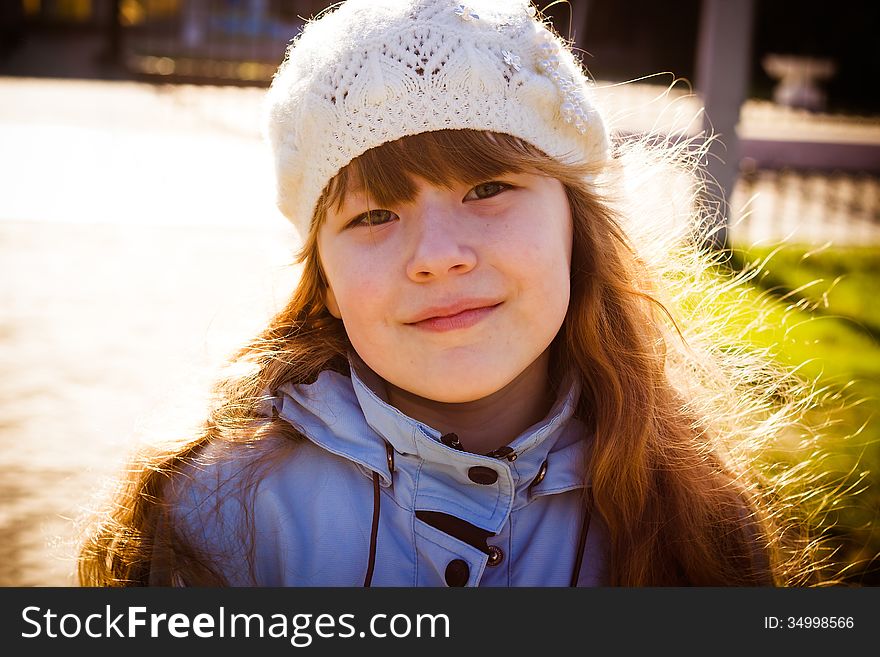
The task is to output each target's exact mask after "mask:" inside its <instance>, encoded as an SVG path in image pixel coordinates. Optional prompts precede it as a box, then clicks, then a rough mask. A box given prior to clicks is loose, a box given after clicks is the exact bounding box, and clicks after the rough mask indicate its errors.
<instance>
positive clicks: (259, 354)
mask: <svg viewBox="0 0 880 657" xmlns="http://www.w3.org/2000/svg"><path fill="white" fill-rule="evenodd" d="M268 107H269V112H268V114H269V129H268V136H269V139H270V141H271V144H272V146H273V150H274V154H275V162H276V165H277V181H278V192H279V195H278V198H279V207H280V208H281V210H282V211H283V213H284V214H285V215H286V216H287V217H288V218H289V219H290V220H291V221H292V223H293V224H294V225H295V226H296V227H297V229H298V230H299V232H300V234H301V235H302V237H303V244H304V246H303V248H302V251H301V254H300V256H299V257H300V260H301V262H302V263H303V264H304V269H303V273H302V278H301V280H300V281H299V285H298V287H297V289H296V291H295V293H294V295H293V297H292V299H291V300H290V302H289V303H288V304H287V307H286V308H284V309H283V310H282V311H281V312H279V313H278V314H277V315H276V316H275V318H274V319H273V320H272V321H271V323H270V325H269V326H268V327H267V328H266V330H265V331H263V332H262V333H261V334H260V335H259V336H258V337H257V338H256V339H254V340H253V341H252V342H251V343H250V344H249V345H248V346H246V347H245V348H244V349H242V350H241V351H240V352H239V353H238V354H237V355H236V357H235V362H236V363H237V364H238V365H240V366H242V367H241V368H239V371H243V372H244V373H240V374H239V375H237V376H234V377H230V378H228V379H227V380H224V381H223V382H222V383H221V384H220V385H219V386H218V388H217V393H218V395H217V404H216V406H215V407H214V408H213V409H212V410H211V413H210V417H209V420H208V421H207V423H206V424H205V428H204V431H203V432H202V433H201V434H200V435H199V436H197V437H196V438H195V439H194V440H191V441H190V442H188V443H186V444H185V445H182V446H179V447H178V448H176V449H174V450H171V451H168V452H165V453H161V454H153V455H151V456H150V457H149V459H148V460H146V461H144V462H143V463H142V465H141V467H140V468H139V469H137V470H135V471H134V474H133V475H131V478H130V479H129V480H127V481H126V482H125V486H124V488H123V490H121V491H120V493H119V497H118V498H117V500H116V501H115V503H114V505H113V506H112V509H111V510H110V511H108V513H107V514H106V515H104V516H102V517H101V518H100V519H99V522H98V523H97V524H96V525H95V526H94V527H93V528H92V530H91V533H90V534H89V535H88V539H87V541H86V542H85V544H84V547H83V550H82V552H81V555H80V567H79V574H80V581H81V583H82V584H84V585H206V584H207V585H221V584H222V585H259V586H361V585H363V586H370V585H373V586H593V585H627V586H647V585H664V586H669V585H700V586H717V585H774V584H787V583H797V582H799V581H801V580H799V578H801V577H802V576H803V572H804V571H803V570H799V569H798V564H799V563H800V562H799V561H798V555H797V553H792V552H785V551H784V550H783V546H784V541H783V534H782V533H780V531H779V528H778V524H777V522H776V521H777V517H776V513H775V511H774V509H773V507H772V506H770V505H769V502H768V500H769V499H770V498H771V496H772V493H773V491H772V489H765V488H762V485H763V484H765V483H766V482H762V481H760V480H759V479H758V478H757V472H756V469H755V467H754V463H753V462H752V461H749V460H744V459H743V458H741V457H742V455H743V454H745V453H746V452H745V451H743V450H742V449H739V448H738V447H737V445H739V444H741V443H742V441H754V440H755V439H756V438H759V437H760V436H761V435H764V434H769V433H773V432H774V431H776V430H778V429H779V428H780V427H784V426H785V425H784V422H785V418H786V415H785V413H782V414H780V413H776V414H775V415H774V414H772V413H769V412H768V413H765V414H763V415H762V414H761V413H760V411H763V410H765V406H764V403H765V402H766V400H767V399H768V398H769V396H770V395H771V394H775V393H777V392H778V390H771V389H767V390H765V391H764V392H757V391H755V390H754V389H753V388H752V387H750V386H751V382H750V380H749V379H748V377H747V376H745V374H744V371H743V370H741V369H738V368H739V365H740V364H741V361H736V362H734V361H733V360H730V359H732V358H733V354H735V352H736V350H735V349H730V348H728V347H730V345H721V346H717V345H713V344H711V340H708V341H707V340H704V339H702V334H701V333H700V330H701V329H700V327H699V326H698V325H692V326H691V325H688V321H687V320H688V317H687V316H686V315H681V316H678V317H675V318H674V320H676V321H677V322H678V323H677V324H676V323H675V322H674V321H670V320H672V319H673V318H672V317H671V315H670V312H671V311H670V310H667V308H665V307H664V306H663V305H661V302H660V301H661V299H662V298H663V295H664V294H665V292H664V290H666V287H664V285H666V283H664V276H663V275H662V273H663V272H664V271H666V270H669V269H670V268H671V266H670V263H673V264H674V266H675V267H682V268H681V269H678V270H677V272H676V276H675V277H673V278H672V283H673V284H674V283H675V280H678V281H682V280H684V281H687V280H691V279H690V278H689V276H690V275H691V274H692V273H693V272H694V271H697V270H699V269H700V267H705V263H704V261H703V260H700V259H699V258H691V259H690V260H686V259H683V258H679V259H676V253H677V252H676V251H673V250H668V251H666V252H664V253H663V254H662V256H661V257H656V256H652V255H650V253H651V252H650V251H649V249H648V247H649V246H650V245H651V244H650V242H652V241H653V242H654V244H657V243H658V242H657V241H656V238H657V232H658V231H666V232H668V229H669V226H667V225H664V224H663V222H662V221H661V219H662V217H660V216H659V215H657V214H649V213H647V212H645V213H642V214H640V212H644V209H642V210H640V209H639V208H640V207H643V206H640V205H639V203H641V202H643V201H650V200H651V199H650V198H646V197H648V196H651V195H650V194H645V193H644V190H645V189H646V187H645V186H646V185H647V186H648V187H647V188H650V189H652V190H653V193H656V194H657V196H658V200H659V201H661V202H659V203H657V204H655V205H654V206H653V207H654V209H655V210H658V211H659V212H665V213H666V214H667V215H670V214H671V213H673V211H679V210H681V207H680V206H681V204H677V205H676V204H674V203H670V202H668V196H665V194H666V193H667V191H668V190H666V189H665V188H664V186H663V185H655V186H654V187H650V186H651V184H652V182H656V179H653V178H652V176H653V174H651V175H648V176H647V177H646V176H645V175H643V174H634V173H633V171H636V169H634V168H633V167H632V166H630V165H628V164H627V163H628V162H630V163H631V162H633V157H634V156H633V153H635V154H637V155H638V157H639V158H641V159H640V160H638V162H639V164H638V166H640V167H641V169H640V171H642V172H644V171H649V172H652V171H659V170H660V169H651V168H649V165H650V161H649V160H648V159H646V157H647V151H645V150H632V152H631V153H629V152H628V151H627V150H626V148H625V147H624V146H618V147H615V148H612V146H611V142H610V139H609V133H608V130H607V128H606V124H605V123H604V121H603V117H602V115H601V114H600V113H599V111H598V110H597V108H596V107H595V105H594V101H593V97H592V93H591V89H590V83H589V81H588V79H587V78H586V77H585V75H584V73H583V70H582V68H581V66H580V64H579V63H578V61H577V60H576V59H575V57H574V56H573V54H572V52H571V50H570V49H569V48H568V47H567V45H566V44H565V43H564V42H563V41H562V40H561V39H560V38H559V37H558V36H556V35H555V33H553V32H552V31H551V30H550V29H549V28H548V25H547V24H545V23H544V22H542V20H541V17H540V16H539V15H536V12H535V10H534V8H533V7H531V6H530V5H529V4H528V3H527V2H526V0H504V1H499V0H491V1H490V0H469V1H468V3H467V4H466V5H462V4H459V3H458V2H453V1H451V0H381V1H375V0H369V1H366V0H348V2H345V3H343V4H342V5H341V6H338V7H336V8H335V9H333V10H332V11H329V12H328V13H326V14H324V15H323V16H322V17H321V18H320V19H318V20H315V21H313V22H311V23H310V24H309V25H308V26H307V27H306V28H305V30H304V32H303V34H302V35H301V36H300V37H299V38H298V39H297V40H296V41H295V42H294V43H293V44H292V45H291V47H290V49H289V52H288V56H287V58H286V60H285V62H284V63H283V64H282V66H281V68H280V69H279V72H278V74H277V75H276V77H275V79H274V81H273V84H272V87H271V89H270V91H269V94H268ZM628 153H629V154H628ZM666 159H669V158H666ZM662 160H663V154H662V153H661V157H660V158H659V159H657V160H656V162H657V163H658V165H659V163H662ZM640 190H641V191H640ZM673 205H674V206H675V207H674V208H673V207H672V206H673ZM644 207H651V206H644ZM658 208H659V209H658ZM685 210H686V211H687V212H689V213H694V212H695V211H694V209H693V207H692V206H689V205H688V206H686V207H685ZM652 228H653V229H654V233H653V237H651V238H650V239H648V240H646V239H645V235H651V233H650V230H649V229H652ZM639 235H641V238H639V237H637V236H639ZM640 239H641V241H639V240H640ZM671 243H672V242H670V244H671ZM677 248H678V249H679V251H681V252H682V253H687V252H688V249H687V246H686V242H681V241H679V242H678V246H677ZM691 278H693V277H691ZM697 278H699V275H697ZM667 283H668V281H667ZM683 338H686V342H682V339H683ZM725 359H728V360H725ZM760 371H761V372H764V373H766V372H767V371H769V370H767V369H766V368H765V369H763V370H760ZM768 381H769V379H765V383H767V382H768ZM771 410H772V409H771ZM768 417H769V418H771V419H770V420H768ZM759 419H760V420H761V422H759V421H758V420H759ZM762 432H763V434H762ZM737 441H739V442H737ZM792 555H794V557H792Z"/></svg>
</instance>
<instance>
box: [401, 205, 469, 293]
mask: <svg viewBox="0 0 880 657" xmlns="http://www.w3.org/2000/svg"><path fill="white" fill-rule="evenodd" d="M421 210H422V211H421V212H420V213H419V220H418V221H416V222H413V224H411V225H412V226H413V228H412V231H413V235H412V238H411V239H412V249H411V254H412V255H411V257H410V258H409V260H408V262H407V265H406V273H407V276H409V278H410V279H411V280H413V281H415V282H417V283H423V282H427V281H430V280H433V279H436V278H440V277H443V276H446V275H450V274H465V273H467V272H469V271H470V270H472V269H473V268H474V267H475V266H476V264H477V254H476V252H475V251H474V249H473V248H472V247H471V246H469V245H468V240H467V239H466V233H467V231H465V230H463V229H462V227H461V225H460V222H458V221H456V218H455V214H454V212H452V211H450V210H449V209H445V208H440V207H433V206H429V207H424V208H422V209H421Z"/></svg>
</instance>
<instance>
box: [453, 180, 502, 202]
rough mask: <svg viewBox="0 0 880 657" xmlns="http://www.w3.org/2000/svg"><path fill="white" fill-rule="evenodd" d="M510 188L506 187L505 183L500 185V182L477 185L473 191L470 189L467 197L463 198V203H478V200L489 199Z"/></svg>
mask: <svg viewBox="0 0 880 657" xmlns="http://www.w3.org/2000/svg"><path fill="white" fill-rule="evenodd" d="M510 188H511V186H510V185H508V184H506V183H502V182H496V181H492V182H486V183H480V184H479V185H477V186H476V187H474V188H473V189H471V191H469V192H468V193H467V196H465V197H464V200H465V201H478V200H480V199H484V198H491V197H493V196H497V195H498V194H500V193H501V192H503V191H505V190H507V189H510Z"/></svg>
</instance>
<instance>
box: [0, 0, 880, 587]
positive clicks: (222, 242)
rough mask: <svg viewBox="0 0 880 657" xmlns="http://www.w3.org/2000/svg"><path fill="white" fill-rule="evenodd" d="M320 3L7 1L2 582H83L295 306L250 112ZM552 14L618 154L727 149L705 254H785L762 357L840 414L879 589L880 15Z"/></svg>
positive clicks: (848, 537)
mask: <svg viewBox="0 0 880 657" xmlns="http://www.w3.org/2000/svg"><path fill="white" fill-rule="evenodd" d="M328 4H329V3H327V2H322V1H320V0H318V1H306V0H0V585H3V586H66V585H71V584H73V583H74V580H73V579H72V573H73V568H74V563H73V560H72V559H73V542H74V540H75V522H74V521H75V519H76V518H78V517H79V516H80V515H81V514H82V513H83V512H84V511H85V510H87V509H88V507H89V506H90V504H91V503H92V501H93V497H94V496H98V495H100V494H101V492H102V490H103V488H104V486H105V485H106V484H107V482H108V481H109V480H110V478H111V477H112V475H113V474H114V473H115V472H116V471H117V470H118V468H120V467H121V466H122V464H123V463H124V460H125V458H126V456H127V455H128V454H129V452H130V450H131V449H132V448H133V446H135V445H136V444H137V443H138V442H139V441H141V440H143V439H146V438H150V439H152V438H153V437H155V436H157V435H174V434H179V433H180V432H181V431H188V430H189V429H190V428H192V427H195V426H196V425H197V424H198V423H199V422H200V420H201V419H202V414H203V412H204V408H205V400H206V397H207V391H208V388H209V386H210V383H211V381H212V380H213V378H214V375H215V374H216V371H217V368H218V367H219V366H220V364H221V363H222V361H223V359H224V358H225V357H226V356H227V355H228V354H229V353H230V352H231V351H232V350H233V349H234V348H235V347H236V346H238V345H239V344H241V343H242V342H243V341H244V340H245V339H247V338H248V337H250V335H252V334H253V333H254V332H255V331H256V330H257V329H258V328H259V327H260V326H261V325H262V324H263V323H264V322H265V320H266V319H267V318H268V316H269V315H270V314H271V313H272V312H273V310H274V309H276V308H277V307H278V306H279V305H280V304H281V303H283V301H284V300H285V299H286V297H287V295H288V294H289V292H290V290H291V289H292V288H293V286H294V284H295V282H296V277H297V273H298V272H297V269H296V268H295V267H293V266H291V265H290V264H289V263H290V261H291V259H292V253H293V252H294V251H295V250H296V248H297V243H296V241H295V238H294V236H293V234H292V231H291V230H290V229H289V228H288V226H287V224H286V221H285V220H284V219H283V217H281V215H280V214H279V213H278V211H277V210H276V209H275V206H274V191H273V180H272V170H271V163H270V159H269V154H268V151H267V149H266V146H265V145H264V144H263V143H262V141H261V138H260V103H261V100H262V96H263V93H264V91H265V88H266V87H267V85H268V83H269V81H270V79H271V76H272V74H273V72H274V70H275V69H276V67H277V65H278V64H279V63H280V61H281V59H282V58H283V55H284V49H285V47H286V45H287V43H288V42H289V40H290V39H291V38H293V37H294V36H295V35H296V34H297V32H298V31H299V30H300V29H301V27H302V25H303V23H304V21H305V19H307V18H308V17H311V16H314V15H316V14H317V13H319V12H320V11H321V10H323V9H324V8H325V7H326V6H327V5H328ZM535 4H536V6H538V8H539V9H541V8H542V6H543V4H549V2H548V3H535ZM546 14H547V15H548V16H550V17H551V18H552V20H553V21H554V23H555V25H556V27H557V29H558V30H559V32H560V33H562V34H563V35H569V36H570V37H571V38H572V39H573V40H574V43H575V45H576V46H577V47H578V48H579V49H580V50H581V54H582V57H583V62H584V64H585V65H586V67H587V68H588V69H589V71H590V74H591V75H592V77H593V78H595V80H596V82H597V85H596V89H597V94H598V95H599V96H600V103H601V104H602V106H603V107H605V109H606V111H607V112H608V114H609V115H610V116H611V117H612V119H613V126H614V130H615V134H616V136H618V137H619V138H625V137H627V136H631V135H636V136H637V135H640V134H643V133H645V132H647V131H651V132H659V133H660V134H661V135H665V136H668V138H670V139H678V138H687V137H692V136H695V135H696V136H699V135H700V134H701V132H702V131H704V130H710V131H712V132H714V133H715V134H716V135H717V136H718V141H717V142H716V143H714V144H713V146H712V149H713V150H712V157H710V158H709V159H708V167H709V173H710V175H711V176H712V177H713V179H714V180H715V181H717V185H718V189H719V190H721V191H722V192H723V194H724V198H726V199H727V203H726V204H725V205H724V206H723V211H722V212H721V214H720V215H719V216H720V219H721V220H720V221H719V223H718V225H717V227H716V228H717V230H716V232H715V233H714V238H713V241H714V243H713V244H712V246H714V247H728V248H731V249H732V253H733V257H732V258H731V264H732V265H733V266H734V267H737V266H739V267H742V266H747V265H748V263H751V262H755V261H758V260H761V259H764V258H766V257H768V256H769V255H770V254H771V253H772V258H770V260H769V261H768V262H767V264H766V265H765V267H764V272H763V275H762V276H759V277H756V278H755V279H754V280H753V281H752V286H753V287H754V290H753V293H754V294H755V295H756V298H757V297H761V298H764V299H768V298H769V299H770V302H769V303H770V306H769V312H770V313H771V315H770V317H771V320H772V321H770V322H768V323H767V324H768V327H767V330H765V331H761V332H757V333H756V334H755V335H754V336H753V338H752V339H753V340H754V341H755V344H756V346H759V347H760V346H763V345H765V344H778V345H782V350H781V352H780V353H779V354H778V358H780V359H781V360H782V361H784V362H786V363H789V364H803V365H802V372H803V373H804V374H805V375H806V376H809V377H819V380H820V382H821V384H822V385H823V386H826V387H827V390H828V391H829V394H831V395H832V396H834V395H837V394H839V395H843V396H842V397H835V399H836V400H837V401H838V402H839V401H840V400H841V399H843V400H849V402H848V403H847V402H846V401H845V403H836V404H834V405H832V406H833V408H832V407H830V406H829V408H827V409H826V408H822V409H817V410H816V413H817V415H816V418H815V420H816V421H817V422H827V423H828V426H827V429H825V430H823V432H822V435H821V441H822V445H821V447H822V448H823V449H826V450H827V451H829V452H830V453H832V454H833V455H834V457H833V458H832V459H830V460H828V461H827V462H826V463H825V467H827V468H829V469H831V470H833V471H834V472H836V473H838V474H839V478H840V482H841V485H842V486H844V487H851V488H852V489H853V490H859V491H861V492H860V494H859V495H857V496H855V497H853V498H852V499H851V500H850V501H849V502H847V503H846V504H845V505H844V506H845V508H841V509H839V510H837V511H836V512H835V513H836V515H835V516H834V517H833V518H832V519H831V524H833V525H834V531H833V534H834V540H835V542H836V546H837V547H838V550H839V551H838V559H840V560H842V561H844V562H845V563H848V564H850V566H849V568H848V570H847V573H846V576H847V583H848V584H851V585H877V584H878V583H880V563H877V561H876V555H878V554H880V532H878V530H877V519H878V513H880V479H878V478H880V420H878V418H877V413H878V410H880V304H877V303H876V302H875V298H876V297H875V295H876V290H877V288H878V287H880V258H878V255H880V94H878V93H877V90H876V88H874V86H873V84H874V83H875V81H876V79H877V74H878V73H880V61H878V60H880V54H878V49H877V48H876V45H875V42H876V37H875V35H876V33H877V30H878V28H880V3H877V2H875V1H874V0H847V1H846V2H839V3H830V2H827V1H820V0H674V1H671V2H663V3H659V2H656V0H652V1H648V0H571V1H570V2H568V3H558V4H554V5H552V6H550V7H548V8H547V10H546ZM644 76H649V77H644ZM633 80H635V82H631V83H630V84H626V85H619V84H617V83H619V82H623V81H633ZM756 307H757V306H756ZM773 313H776V314H773ZM801 456H802V455H800V454H799V453H798V452H797V451H796V450H795V451H789V452H787V453H785V454H778V455H775V456H774V458H780V459H794V460H796V459H798V458H800V457H801Z"/></svg>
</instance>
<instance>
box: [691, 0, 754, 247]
mask: <svg viewBox="0 0 880 657" xmlns="http://www.w3.org/2000/svg"><path fill="white" fill-rule="evenodd" d="M753 17H754V0H703V4H702V9H701V12H700V31H699V35H698V44H697V61H696V86H697V92H698V93H699V95H700V96H701V98H702V100H703V104H704V107H705V115H704V117H703V128H704V129H705V130H706V131H707V133H708V132H710V131H711V132H712V133H713V134H716V135H718V136H719V139H720V140H721V142H722V143H718V141H715V142H713V143H712V145H711V147H710V150H709V156H708V163H707V171H706V173H707V174H708V176H709V183H710V184H712V183H713V181H714V183H715V184H717V187H716V188H715V189H714V190H712V191H710V192H709V193H710V195H712V194H713V191H714V193H721V194H722V195H723V196H722V199H721V204H720V206H719V213H718V214H717V215H716V217H715V220H716V222H717V223H716V224H715V225H713V226H709V227H708V228H709V229H710V231H711V232H710V233H709V236H708V239H709V244H707V246H709V247H711V248H714V249H727V248H729V246H730V236H729V227H730V197H731V194H732V193H733V186H734V184H735V183H736V179H737V175H738V172H739V142H738V139H737V134H736V126H737V123H738V122H739V112H740V107H741V106H742V104H743V102H744V101H745V98H746V93H747V91H748V83H749V68H750V65H751V54H752V23H753V20H754V18H753ZM713 186H714V185H713ZM710 200H716V199H714V198H713V199H710Z"/></svg>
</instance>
